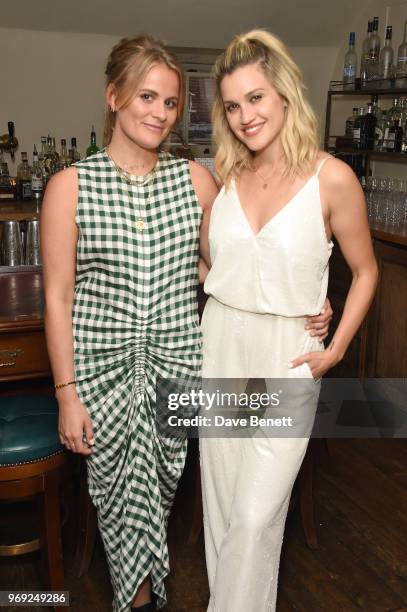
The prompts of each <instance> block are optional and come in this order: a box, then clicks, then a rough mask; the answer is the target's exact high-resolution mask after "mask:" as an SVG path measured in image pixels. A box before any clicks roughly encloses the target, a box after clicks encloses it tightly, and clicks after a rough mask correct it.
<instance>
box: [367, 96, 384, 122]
mask: <svg viewBox="0 0 407 612" xmlns="http://www.w3.org/2000/svg"><path fill="white" fill-rule="evenodd" d="M370 101H371V103H372V105H373V114H374V116H375V117H376V119H377V121H380V120H381V118H382V113H383V111H382V109H381V108H380V106H379V96H378V95H377V94H372V95H371V98H370Z"/></svg>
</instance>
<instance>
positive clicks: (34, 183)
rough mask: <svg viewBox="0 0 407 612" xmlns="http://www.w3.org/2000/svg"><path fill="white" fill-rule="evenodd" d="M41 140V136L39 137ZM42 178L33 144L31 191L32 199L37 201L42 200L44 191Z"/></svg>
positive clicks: (41, 168)
mask: <svg viewBox="0 0 407 612" xmlns="http://www.w3.org/2000/svg"><path fill="white" fill-rule="evenodd" d="M41 142H42V138H41ZM43 181H44V178H43V167H42V166H41V162H40V160H39V156H38V152H37V147H36V146H35V145H34V151H33V168H32V174H31V193H32V199H33V200H35V201H36V202H37V203H38V202H40V201H41V200H42V196H43V193H44V182H43Z"/></svg>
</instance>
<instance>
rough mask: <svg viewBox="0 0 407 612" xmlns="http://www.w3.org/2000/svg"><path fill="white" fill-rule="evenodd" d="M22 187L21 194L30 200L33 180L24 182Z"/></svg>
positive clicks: (24, 198)
mask: <svg viewBox="0 0 407 612" xmlns="http://www.w3.org/2000/svg"><path fill="white" fill-rule="evenodd" d="M21 187H22V189H21V195H22V197H23V200H29V199H30V198H31V181H29V182H28V181H27V182H24V183H23V184H22V185H21Z"/></svg>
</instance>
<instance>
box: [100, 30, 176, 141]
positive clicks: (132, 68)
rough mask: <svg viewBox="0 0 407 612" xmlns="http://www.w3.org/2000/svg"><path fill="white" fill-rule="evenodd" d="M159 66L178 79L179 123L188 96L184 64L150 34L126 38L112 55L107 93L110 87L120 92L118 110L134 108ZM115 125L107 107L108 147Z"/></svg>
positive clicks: (108, 62)
mask: <svg viewBox="0 0 407 612" xmlns="http://www.w3.org/2000/svg"><path fill="white" fill-rule="evenodd" d="M157 64H164V65H165V66H167V67H168V68H170V69H171V70H174V71H175V72H176V73H177V75H178V78H179V98H178V106H177V119H178V120H179V119H180V118H181V117H182V112H183V108H184V97H185V96H184V76H183V70H182V67H181V64H180V63H179V61H178V59H177V57H176V56H175V55H174V53H172V51H170V49H168V47H167V46H166V45H165V43H163V42H162V41H161V40H157V39H155V38H153V37H152V36H149V35H148V34H141V35H140V36H136V37H135V38H122V39H121V40H120V41H119V42H118V43H117V45H115V46H114V47H113V49H112V51H111V52H110V55H109V58H108V61H107V65H106V70H105V75H106V89H107V88H108V87H109V85H113V86H114V88H115V90H116V93H117V97H116V109H115V110H119V109H120V108H125V107H126V106H127V105H128V104H130V102H131V101H132V99H133V98H134V96H135V95H136V93H137V91H138V89H139V87H140V85H141V83H142V81H143V80H144V78H145V77H146V75H147V73H148V71H149V70H150V69H151V68H152V67H153V66H156V65H157ZM115 123H116V115H115V113H114V112H113V111H112V109H111V108H110V107H109V106H108V105H107V104H106V109H105V128H104V137H103V144H104V146H107V145H108V144H109V142H110V141H111V139H112V134H113V129H114V126H115Z"/></svg>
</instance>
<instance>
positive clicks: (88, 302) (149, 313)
mask: <svg viewBox="0 0 407 612" xmlns="http://www.w3.org/2000/svg"><path fill="white" fill-rule="evenodd" d="M106 75H107V88H106V98H107V103H108V110H107V121H106V133H105V140H106V142H107V144H108V146H107V148H106V149H104V150H102V151H100V152H99V153H97V154H96V155H94V156H92V157H89V158H87V159H85V160H83V161H81V162H79V163H77V164H76V168H69V169H67V170H65V171H64V172H61V173H59V174H57V175H56V176H55V177H54V178H53V179H52V180H51V181H50V183H49V185H48V187H47V192H46V196H45V199H44V203H43V210H42V219H41V228H42V244H43V259H44V282H45V295H46V329H47V341H48V350H49V355H50V359H51V363H52V369H53V375H54V380H55V383H56V387H58V388H57V391H56V394H57V398H58V402H59V408H60V425H59V429H60V437H61V441H62V442H63V443H64V444H65V446H66V447H67V448H69V449H70V450H72V451H73V452H77V453H82V454H84V455H87V457H88V480H89V490H90V494H91V496H92V499H93V502H94V504H95V506H96V508H97V511H98V521H99V527H100V532H101V535H102V538H103V542H104V546H105V549H106V553H107V559H108V563H109V569H110V574H111V579H112V585H113V590H114V603H113V608H114V610H115V611H117V612H119V611H124V610H128V609H129V608H130V606H132V609H137V610H139V611H143V612H147V610H153V609H154V608H153V604H152V603H151V599H152V597H151V591H152V592H153V593H154V595H155V598H156V600H157V604H158V607H162V606H163V605H164V603H165V601H166V597H165V589H164V583H163V580H164V578H165V576H166V575H167V574H168V571H169V565H168V552H167V546H166V526H167V520H168V515H169V511H170V508H171V503H172V500H173V497H174V493H175V489H176V485H177V482H178V479H179V477H180V475H181V472H182V469H183V465H184V458H185V450H186V446H185V442H184V441H182V440H179V439H177V438H161V437H160V436H159V434H158V433H157V431H156V428H155V384H156V381H157V377H159V376H162V377H164V378H179V377H182V378H188V377H193V376H195V375H197V374H199V372H200V366H201V339H200V332H199V323H198V318H197V317H198V315H197V309H196V287H197V282H198V272H197V270H198V258H199V232H200V229H201V230H203V233H204V234H205V233H206V227H207V224H208V219H207V217H208V214H209V207H210V204H211V202H212V201H213V199H214V197H215V196H216V193H217V188H216V185H215V183H214V181H213V179H212V177H211V175H210V173H209V172H208V171H207V170H205V169H204V168H202V167H201V166H199V165H197V164H195V163H194V162H188V161H186V160H180V159H175V158H173V157H171V156H167V155H165V154H163V153H158V147H159V145H160V144H161V142H162V141H163V140H164V139H165V138H166V137H167V135H168V134H169V132H170V130H171V128H172V127H173V125H174V123H175V122H176V121H177V120H178V119H179V118H180V117H181V115H182V106H183V83H182V70H181V68H180V66H179V64H178V62H177V60H176V59H175V57H174V56H173V55H172V54H171V53H170V52H169V50H168V49H167V48H166V47H165V46H163V45H162V44H161V43H160V42H158V41H155V40H153V39H151V38H150V37H147V36H143V37H138V38H135V39H132V40H126V39H124V40H122V41H121V42H120V43H119V44H118V45H117V46H116V47H115V48H114V49H113V50H112V53H111V55H110V57H109V60H108V64H107V68H106ZM202 255H203V256H204V257H206V258H207V249H206V247H205V244H203V247H202Z"/></svg>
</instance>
